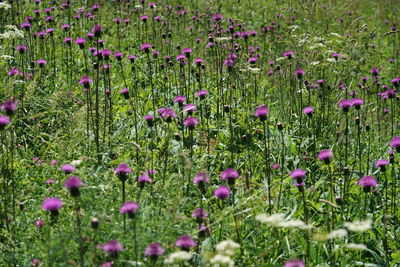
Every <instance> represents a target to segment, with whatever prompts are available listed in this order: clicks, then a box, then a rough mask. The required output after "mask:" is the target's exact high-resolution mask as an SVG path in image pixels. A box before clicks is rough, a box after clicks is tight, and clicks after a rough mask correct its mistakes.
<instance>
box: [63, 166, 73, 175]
mask: <svg viewBox="0 0 400 267" xmlns="http://www.w3.org/2000/svg"><path fill="white" fill-rule="evenodd" d="M75 170H76V169H75V167H74V166H73V165H71V164H64V165H63V166H62V167H61V171H63V172H64V173H65V174H70V173H73V172H74V171H75Z"/></svg>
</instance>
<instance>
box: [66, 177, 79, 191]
mask: <svg viewBox="0 0 400 267" xmlns="http://www.w3.org/2000/svg"><path fill="white" fill-rule="evenodd" d="M64 185H65V187H66V188H68V189H74V188H79V187H81V186H82V180H81V179H80V178H79V177H77V176H72V177H70V178H68V180H66V181H65V183H64Z"/></svg>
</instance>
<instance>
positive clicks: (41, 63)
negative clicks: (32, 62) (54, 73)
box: [36, 59, 47, 68]
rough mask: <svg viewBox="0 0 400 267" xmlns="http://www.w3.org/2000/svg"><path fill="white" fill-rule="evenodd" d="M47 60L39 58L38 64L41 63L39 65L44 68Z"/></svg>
mask: <svg viewBox="0 0 400 267" xmlns="http://www.w3.org/2000/svg"><path fill="white" fill-rule="evenodd" d="M46 63H47V61H46V60H45V59H38V60H36V64H38V65H39V67H41V68H43V67H44V66H45V65H46Z"/></svg>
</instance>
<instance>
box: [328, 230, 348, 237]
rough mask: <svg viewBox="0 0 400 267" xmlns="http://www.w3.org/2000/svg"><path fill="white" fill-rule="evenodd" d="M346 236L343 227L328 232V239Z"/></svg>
mask: <svg viewBox="0 0 400 267" xmlns="http://www.w3.org/2000/svg"><path fill="white" fill-rule="evenodd" d="M346 236H347V231H346V230H345V229H337V230H333V231H332V232H330V233H329V235H328V239H335V238H344V237H346Z"/></svg>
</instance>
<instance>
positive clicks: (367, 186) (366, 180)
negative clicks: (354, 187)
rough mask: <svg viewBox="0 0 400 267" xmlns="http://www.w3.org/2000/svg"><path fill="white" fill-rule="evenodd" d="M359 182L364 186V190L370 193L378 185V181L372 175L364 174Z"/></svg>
mask: <svg viewBox="0 0 400 267" xmlns="http://www.w3.org/2000/svg"><path fill="white" fill-rule="evenodd" d="M358 184H359V185H360V186H362V187H363V188H364V192H366V193H368V192H371V189H372V188H374V187H376V186H377V185H378V182H377V181H376V179H375V178H374V177H372V176H364V177H363V178H361V179H360V180H359V181H358Z"/></svg>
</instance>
